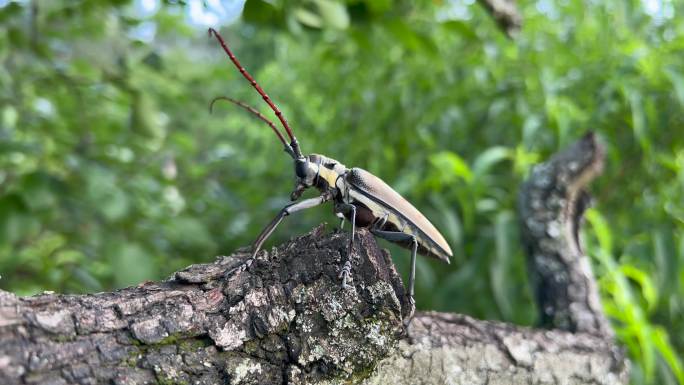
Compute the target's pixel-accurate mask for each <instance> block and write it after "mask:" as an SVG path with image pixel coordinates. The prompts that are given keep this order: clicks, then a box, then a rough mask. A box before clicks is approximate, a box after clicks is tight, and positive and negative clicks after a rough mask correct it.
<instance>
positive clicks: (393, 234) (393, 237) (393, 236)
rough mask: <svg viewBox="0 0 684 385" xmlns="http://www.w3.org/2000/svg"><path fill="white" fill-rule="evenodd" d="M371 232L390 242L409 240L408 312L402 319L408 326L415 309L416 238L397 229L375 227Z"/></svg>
mask: <svg viewBox="0 0 684 385" xmlns="http://www.w3.org/2000/svg"><path fill="white" fill-rule="evenodd" d="M371 233H372V234H374V235H376V236H378V237H379V238H382V239H385V240H388V241H390V242H406V241H408V242H411V246H412V247H411V272H410V273H409V292H408V297H409V306H410V309H409V314H408V316H407V317H406V320H405V321H404V326H408V324H409V323H410V322H411V319H412V318H413V313H415V311H416V300H415V299H414V295H415V292H414V286H415V283H416V254H417V253H418V240H417V239H416V236H415V235H412V234H406V233H402V232H399V231H384V230H377V229H376V228H373V229H371Z"/></svg>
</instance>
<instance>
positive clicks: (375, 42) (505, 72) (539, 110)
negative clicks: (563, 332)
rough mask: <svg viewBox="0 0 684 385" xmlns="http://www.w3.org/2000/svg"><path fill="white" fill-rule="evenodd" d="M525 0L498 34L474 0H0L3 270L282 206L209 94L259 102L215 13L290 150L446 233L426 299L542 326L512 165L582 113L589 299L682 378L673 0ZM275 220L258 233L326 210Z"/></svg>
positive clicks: (136, 262)
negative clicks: (356, 175) (283, 126)
mask: <svg viewBox="0 0 684 385" xmlns="http://www.w3.org/2000/svg"><path fill="white" fill-rule="evenodd" d="M518 6H519V8H520V11H521V14H522V15H523V20H524V21H523V27H522V30H521V31H520V33H519V34H518V36H517V37H516V39H514V40H512V39H508V38H507V37H506V36H505V34H503V33H502V32H501V30H500V29H499V28H498V26H497V25H496V23H495V22H494V21H493V19H492V18H491V17H490V16H489V15H488V14H487V12H486V11H485V9H484V8H483V7H481V6H480V5H479V4H477V3H475V2H474V0H458V1H454V0H443V1H440V0H436V1H420V2H415V1H408V0H380V1H378V0H346V1H342V0H301V1H286V0H272V1H261V0H249V1H248V2H247V3H246V4H244V3H243V2H242V1H218V0H206V1H199V0H188V1H180V0H178V1H172V0H165V1H161V0H135V1H133V0H108V1H86V0H83V1H78V0H68V1H67V0H63V1H58V0H49V1H48V0H44V1H40V0H33V1H29V0H25V1H7V0H0V25H1V27H2V28H1V29H0V60H1V61H2V67H1V68H0V85H1V87H0V275H1V276H2V278H1V279H0V288H2V289H5V290H11V291H13V292H15V293H18V294H22V295H27V294H34V293H38V292H40V291H43V290H55V291H61V292H93V291H101V290H109V289H112V288H116V287H123V286H126V285H131V284H136V283H139V282H141V281H143V280H146V279H159V278H162V277H164V276H166V275H168V274H170V273H171V272H173V271H174V270H177V269H179V268H182V267H184V266H186V265H188V264H190V263H195V262H202V261H208V260H211V259H212V258H213V257H214V256H215V255H218V254H229V253H231V252H232V251H233V250H235V249H236V248H237V247H239V246H244V245H248V244H250V242H251V241H252V240H253V239H254V238H255V236H256V235H257V234H258V232H259V231H260V230H261V228H262V226H264V225H265V224H266V223H267V222H268V221H269V220H270V219H271V218H272V217H273V215H274V214H275V213H276V211H277V210H278V209H279V208H281V207H282V206H283V205H285V204H286V203H287V201H288V194H289V192H290V190H291V188H292V179H293V176H292V175H293V174H292V173H293V170H292V165H291V162H290V161H288V158H287V156H286V155H284V154H282V149H281V147H280V146H279V143H278V141H277V140H276V139H275V137H274V136H273V134H272V133H271V132H270V130H269V129H268V127H267V126H265V125H263V124H262V123H261V122H259V121H256V120H255V119H253V118H252V117H251V116H249V115H247V114H245V113H244V112H242V111H240V110H238V109H237V108H234V107H232V106H229V105H220V106H217V107H218V108H217V109H216V110H215V113H214V114H213V115H210V114H209V112H208V108H207V107H208V103H209V101H210V100H211V99H212V98H213V97H215V96H218V95H229V96H232V97H235V98H239V99H242V100H245V101H247V102H249V103H251V104H253V105H255V106H257V107H259V108H260V109H261V110H262V111H264V112H267V111H268V110H267V109H266V108H264V107H265V106H264V105H263V103H262V102H261V101H260V98H259V97H258V95H256V93H255V92H254V91H253V90H252V89H251V87H250V86H249V85H248V84H247V83H246V82H245V81H244V79H242V78H241V77H240V75H239V73H238V72H237V71H236V70H235V68H233V66H232V65H231V64H230V63H229V62H228V61H227V58H226V57H225V56H224V54H223V52H222V51H221V50H220V48H219V47H218V45H217V44H216V42H215V41H213V40H210V39H208V38H207V35H206V27H208V26H213V27H216V28H218V27H220V26H223V27H224V28H223V29H222V32H223V33H224V35H225V37H226V39H227V40H228V42H229V43H230V44H231V46H232V47H233V49H234V50H235V51H236V52H237V54H238V56H239V57H240V59H241V61H242V62H243V64H244V65H245V66H246V67H247V68H248V69H249V70H250V71H251V72H252V73H253V74H254V75H255V77H256V78H257V79H258V80H259V82H260V83H261V84H262V86H263V87H264V88H265V89H266V90H267V92H268V93H269V94H270V95H271V96H272V97H273V99H274V100H275V101H276V103H277V104H278V105H279V106H280V108H281V109H282V110H283V111H284V113H285V116H287V118H288V120H289V121H290V122H291V124H292V125H293V126H294V127H295V130H296V132H297V134H298V136H299V139H300V141H301V143H302V146H303V149H304V152H307V153H308V152H319V153H323V154H326V155H328V156H331V157H333V158H336V159H338V160H340V161H342V162H344V163H346V164H347V165H348V166H358V167H363V168H366V169H368V170H370V171H372V172H373V173H374V174H376V175H378V176H380V177H381V178H383V179H384V180H385V181H387V182H388V183H389V184H390V185H392V186H393V187H395V188H396V189H397V190H398V191H399V192H400V193H402V194H403V195H404V196H405V197H407V198H408V199H409V200H410V201H411V202H413V203H414V204H415V205H416V206H417V207H418V208H419V209H420V210H422V211H423V212H424V213H425V214H426V215H427V216H428V217H429V218H431V219H432V221H433V222H434V223H435V224H436V225H437V227H438V228H439V229H441V230H442V231H443V233H444V234H445V236H446V237H447V238H448V240H449V242H450V243H451V245H452V246H453V249H454V251H455V257H454V261H453V263H452V264H451V265H450V266H446V265H442V264H440V263H438V262H434V261H431V260H427V259H425V258H421V259H419V261H418V267H417V269H418V279H417V301H418V306H419V308H422V309H436V310H444V311H457V312H461V313H466V314H470V315H473V316H475V317H479V318H486V319H500V320H505V321H509V322H515V323H518V324H529V325H532V324H534V322H535V315H536V310H535V309H534V308H533V305H532V299H531V295H530V292H529V289H528V286H527V281H526V277H525V262H524V260H525V259H524V255H523V254H522V250H521V246H520V243H519V240H518V233H517V226H516V212H515V206H516V194H517V189H518V185H519V184H520V182H521V180H522V179H523V178H524V177H525V175H526V174H527V172H528V171H529V169H530V167H531V166H532V165H533V164H534V163H536V162H538V161H540V160H542V159H544V158H546V157H547V156H548V155H549V154H551V153H552V152H554V151H556V150H558V149H559V148H561V147H562V146H564V145H565V144H567V143H569V142H570V141H572V140H574V139H576V138H578V137H579V136H580V135H581V134H583V133H584V132H586V131H587V130H589V129H592V130H595V131H597V132H598V133H599V134H600V135H601V136H602V137H603V138H604V140H605V142H606V145H607V168H606V172H605V174H604V176H603V177H601V178H600V180H599V182H598V183H597V184H596V185H595V186H594V191H593V192H594V196H595V197H596V201H597V205H596V207H595V208H594V209H592V210H591V211H590V212H589V213H588V215H587V219H588V224H589V226H587V227H586V229H585V231H584V237H585V241H586V244H587V249H588V250H587V251H588V253H589V254H590V255H591V257H592V261H593V263H594V270H595V272H596V274H597V276H598V277H599V280H600V286H601V292H602V296H603V302H604V307H605V308H606V311H607V313H608V314H609V315H610V316H611V318H612V320H613V324H614V325H615V328H616V330H617V332H618V336H619V339H620V340H621V342H622V344H624V345H625V346H626V347H627V349H628V351H629V354H630V356H631V357H632V359H633V361H634V368H633V382H634V383H635V384H646V383H648V384H677V383H679V384H684V369H683V367H682V354H681V352H682V351H683V350H684V309H683V306H684V284H683V283H682V281H684V199H683V198H682V197H683V196H684V128H683V127H682V123H683V121H684V115H683V113H684V60H683V58H684V57H683V56H682V52H684V51H683V50H684V23H682V22H681V20H684V19H683V18H682V15H683V14H684V3H683V2H681V1H674V0H629V1H618V0H603V1H589V0H584V1H580V0H523V1H521V2H520V3H519V4H518ZM243 7H244V9H243ZM267 115H268V116H272V115H271V113H270V112H268V113H267ZM287 221H288V226H286V227H282V228H280V229H279V230H278V231H277V232H276V234H275V235H274V237H273V238H272V239H271V240H270V241H269V242H268V244H267V245H266V246H268V245H269V244H274V243H276V242H279V241H282V240H284V239H287V238H288V237H291V236H294V235H297V234H300V233H302V232H304V231H306V230H308V229H309V228H310V227H311V226H313V225H314V224H316V223H319V222H321V221H328V222H330V223H336V220H335V218H334V217H333V216H332V213H331V210H329V209H327V208H321V209H319V210H311V211H310V212H306V213H302V214H301V215H298V216H294V217H291V218H288V219H287ZM384 245H385V246H388V247H389V245H388V244H386V243H384ZM390 248H391V247H390ZM391 249H392V252H393V255H394V257H395V261H396V263H397V264H398V265H399V267H400V269H402V270H403V271H406V265H407V260H408V258H407V256H408V254H407V253H406V252H405V251H404V250H396V249H394V248H391Z"/></svg>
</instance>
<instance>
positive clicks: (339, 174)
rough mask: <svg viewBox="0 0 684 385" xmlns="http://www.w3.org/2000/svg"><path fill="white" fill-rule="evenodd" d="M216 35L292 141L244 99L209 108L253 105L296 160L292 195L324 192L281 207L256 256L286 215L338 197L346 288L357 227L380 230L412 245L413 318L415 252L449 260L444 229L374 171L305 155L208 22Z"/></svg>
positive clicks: (376, 232)
mask: <svg viewBox="0 0 684 385" xmlns="http://www.w3.org/2000/svg"><path fill="white" fill-rule="evenodd" d="M212 35H213V36H215V37H216V39H217V40H218V42H219V44H220V45H221V47H222V48H223V50H224V51H225V52H226V54H227V55H228V57H229V58H230V60H231V61H232V62H233V64H235V66H236V67H237V68H238V70H239V71H240V73H241V74H242V76H244V77H245V79H247V81H249V82H250V84H251V85H252V87H254V88H255V89H256V91H257V92H258V93H259V95H261V97H262V98H263V99H264V101H265V102H266V104H268V106H269V107H270V108H271V109H272V110H273V112H275V115H276V116H277V117H278V119H279V120H280V123H281V124H282V126H283V127H284V128H285V131H286V132H287V136H288V137H289V139H290V143H289V144H288V143H287V141H286V140H285V138H284V137H283V135H282V134H281V132H280V130H278V128H277V127H276V125H275V124H274V123H273V122H271V121H270V120H268V119H267V118H266V117H265V116H264V115H262V114H261V113H260V112H259V111H257V110H256V109H254V108H252V107H250V106H249V105H247V104H245V103H243V102H241V101H238V100H234V99H231V98H228V97H223V96H222V97H218V98H215V99H214V100H212V102H211V104H210V107H209V108H210V110H211V108H212V107H213V104H214V102H216V101H217V100H225V101H228V102H230V103H233V104H235V105H237V106H239V107H241V108H243V109H245V110H247V111H249V112H250V113H252V114H253V115H254V116H256V117H257V118H259V119H261V120H262V121H264V122H265V123H266V124H268V125H269V126H270V127H271V129H272V130H273V132H274V133H275V134H276V136H278V139H279V140H280V142H281V143H282V144H283V147H284V148H285V152H286V153H287V154H289V155H290V156H291V157H292V159H293V160H294V169H295V174H296V181H295V189H294V191H292V194H290V199H291V200H292V201H296V200H298V199H299V197H300V196H301V195H302V193H303V192H304V191H305V190H306V189H308V188H310V187H315V188H317V189H318V190H319V191H320V192H321V195H319V196H318V197H315V198H310V199H305V200H303V201H301V202H297V203H291V204H289V205H287V206H285V207H284V208H283V209H282V210H280V212H279V213H278V215H277V216H276V217H275V218H274V219H273V221H271V223H269V224H268V225H267V226H266V227H265V228H264V229H263V230H262V231H261V234H259V236H258V237H257V239H256V241H254V246H253V249H252V257H254V256H256V254H257V253H258V252H259V250H260V249H261V246H262V245H263V244H264V241H266V239H267V238H268V237H269V236H270V235H271V234H272V233H273V230H275V228H276V226H278V224H279V223H280V222H281V221H282V220H283V218H285V217H286V216H288V215H290V214H293V213H296V212H297V211H302V210H305V209H309V208H312V207H315V206H318V205H321V204H323V203H326V202H333V204H334V212H335V214H336V215H338V216H340V217H341V218H342V223H344V220H345V219H347V220H349V222H350V223H351V237H350V241H349V247H348V252H347V259H346V262H345V263H344V266H343V267H342V269H341V271H340V276H339V278H341V279H342V287H343V288H345V289H346V288H347V287H348V285H347V282H348V281H349V279H350V275H351V270H352V266H351V260H350V259H351V255H352V252H353V250H354V233H355V231H356V228H357V227H367V228H369V230H370V232H371V233H372V234H374V235H375V236H377V237H380V238H383V239H386V240H388V241H390V242H394V243H396V244H399V245H400V246H402V247H405V248H408V249H410V250H411V272H410V275H409V306H410V310H409V316H408V317H407V320H410V319H411V317H412V315H413V312H414V310H415V300H414V298H413V295H414V291H413V288H414V283H415V278H416V253H418V254H421V255H424V256H429V257H433V258H437V259H440V260H442V261H444V262H446V263H449V257H451V256H452V255H453V254H452V252H451V248H450V247H449V245H448V244H447V242H446V240H444V237H443V236H442V234H440V233H439V231H437V229H436V228H435V227H434V226H433V225H432V223H430V221H428V220H427V218H425V216H424V215H423V214H422V213H421V212H420V211H418V210H417V209H416V208H415V207H413V205H411V203H409V202H408V201H407V200H406V199H404V198H403V197H402V196H401V195H399V193H397V192H396V191H394V190H393V189H392V188H391V187H390V186H388V185H387V184H386V183H385V182H383V181H382V180H381V179H380V178H378V177H376V176H375V175H373V174H371V173H370V172H368V171H366V170H363V169H360V168H357V167H353V168H347V167H345V166H344V165H343V164H342V163H340V162H338V161H336V160H335V159H332V158H328V157H327V156H323V155H319V154H310V155H306V156H304V155H302V151H301V149H300V148H299V142H298V141H297V138H295V136H294V134H293V133H292V129H291V128H290V125H289V124H288V123H287V120H285V117H284V116H283V113H282V112H281V111H280V110H279V109H278V107H276V105H275V104H274V103H273V101H272V100H271V98H270V97H269V96H268V95H267V94H266V92H264V90H263V89H262V88H261V86H260V85H259V84H258V83H257V82H256V80H254V78H253V77H252V76H251V75H250V74H249V72H247V70H245V69H244V68H243V67H242V65H241V64H240V62H239V61H238V59H237V58H236V57H235V55H234V54H233V52H232V51H231V50H230V48H228V45H227V44H226V42H225V41H224V40H223V38H222V37H221V35H220V34H219V33H218V32H216V30H215V29H213V28H209V36H210V37H211V36H212Z"/></svg>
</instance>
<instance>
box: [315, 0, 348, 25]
mask: <svg viewBox="0 0 684 385" xmlns="http://www.w3.org/2000/svg"><path fill="white" fill-rule="evenodd" d="M314 1H315V2H316V5H317V6H318V11H319V13H320V15H321V18H322V19H323V22H324V23H325V25H326V26H328V27H331V28H335V29H347V28H348V27H349V13H347V7H345V5H344V4H343V3H340V2H338V1H334V0H314Z"/></svg>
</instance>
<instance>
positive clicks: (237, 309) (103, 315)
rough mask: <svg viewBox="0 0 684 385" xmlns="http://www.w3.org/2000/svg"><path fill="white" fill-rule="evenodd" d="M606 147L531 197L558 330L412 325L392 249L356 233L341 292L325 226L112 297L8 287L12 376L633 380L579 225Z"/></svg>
mask: <svg viewBox="0 0 684 385" xmlns="http://www.w3.org/2000/svg"><path fill="white" fill-rule="evenodd" d="M600 158H601V155H600V151H599V146H598V144H596V141H595V139H594V137H593V136H587V137H585V138H583V139H582V140H581V141H580V142H579V143H578V144H576V145H574V146H572V147H571V148H570V149H568V150H567V151H566V152H564V153H562V154H560V155H557V156H556V157H555V158H554V159H552V160H551V161H550V162H548V163H546V164H543V165H540V166H538V167H537V168H536V169H535V172H533V173H532V176H531V179H530V180H529V181H528V182H527V184H526V187H525V188H523V190H522V193H521V215H522V217H521V221H522V224H523V234H524V242H525V244H526V247H527V248H528V250H530V251H531V252H532V256H531V259H530V267H531V269H532V270H533V276H534V277H535V288H536V292H537V294H538V295H537V298H538V300H539V301H540V309H542V317H543V320H544V322H545V325H547V326H549V327H552V328H553V329H548V330H547V329H544V330H542V329H531V328H526V327H519V326H515V325H510V324H505V323H501V322H490V321H480V320H476V319H473V318H470V317H467V316H463V315H458V314H446V313H435V312H424V313H418V314H417V316H416V317H415V319H414V320H413V322H412V323H411V326H410V328H409V329H408V331H407V333H408V335H407V334H406V333H405V332H404V329H403V327H402V317H403V314H405V313H406V308H405V306H404V304H405V298H404V287H403V284H402V281H401V279H400V277H399V275H398V274H397V272H396V270H395V268H394V265H393V263H392V260H391V258H390V256H389V254H388V253H387V252H386V251H384V250H382V249H380V248H379V247H378V246H377V244H376V242H375V239H374V238H373V237H372V235H370V234H369V233H368V232H366V231H365V230H361V231H359V233H358V242H359V243H358V245H357V246H356V247H355V255H354V257H353V261H354V266H353V278H354V281H353V288H352V289H350V290H343V289H342V288H341V285H340V280H339V278H338V274H339V269H340V264H341V261H342V260H343V258H342V257H343V256H344V255H345V253H346V246H347V241H348V234H347V233H341V232H333V233H332V234H325V233H324V229H323V227H319V228H317V229H314V230H313V231H312V232H311V233H309V234H307V235H304V236H302V237H299V238H297V239H294V240H292V241H290V242H288V243H285V244H283V245H280V246H278V247H276V248H274V249H272V250H271V251H270V252H267V253H265V252H263V253H261V254H260V255H259V256H258V257H257V258H256V259H254V260H250V259H249V254H248V253H247V252H245V251H238V252H236V253H235V254H233V255H231V256H229V257H220V258H218V259H217V260H216V261H215V262H214V263H209V264H201V265H193V266H190V267H188V268H186V269H185V270H183V271H179V272H177V273H175V274H174V276H173V277H171V278H169V279H168V280H166V281H162V282H157V283H147V284H141V285H139V286H137V287H132V288H127V289H123V290H119V291H115V292H112V293H99V294H91V295H56V294H45V295H39V296H34V297H24V298H20V297H16V296H14V295H13V294H11V293H7V292H0V384H8V385H9V384H145V383H159V384H285V383H293V384H342V383H358V384H626V383H627V381H628V380H627V377H628V373H627V362H626V360H625V358H624V356H623V355H622V353H621V351H620V350H619V349H617V348H616V347H615V345H614V344H613V341H612V332H611V331H610V327H609V324H608V323H607V322H606V320H605V317H604V316H603V314H602V313H601V309H600V306H599V304H598V296H597V293H596V288H595V284H594V281H593V277H592V275H591V272H590V270H588V268H587V266H588V265H587V260H586V257H585V256H584V255H583V254H582V252H581V247H580V245H579V242H578V241H577V237H576V234H575V233H576V230H577V223H578V221H579V219H580V218H581V214H582V210H583V207H584V204H585V203H586V198H585V194H586V193H584V192H582V191H583V187H584V186H585V185H586V184H587V183H588V182H589V180H590V179H591V178H592V177H593V176H594V175H595V174H596V170H598V168H596V165H597V164H599V163H600ZM556 228H558V229H559V230H558V231H556V230H554V229H556ZM564 229H569V230H568V231H565V230H564Z"/></svg>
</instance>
